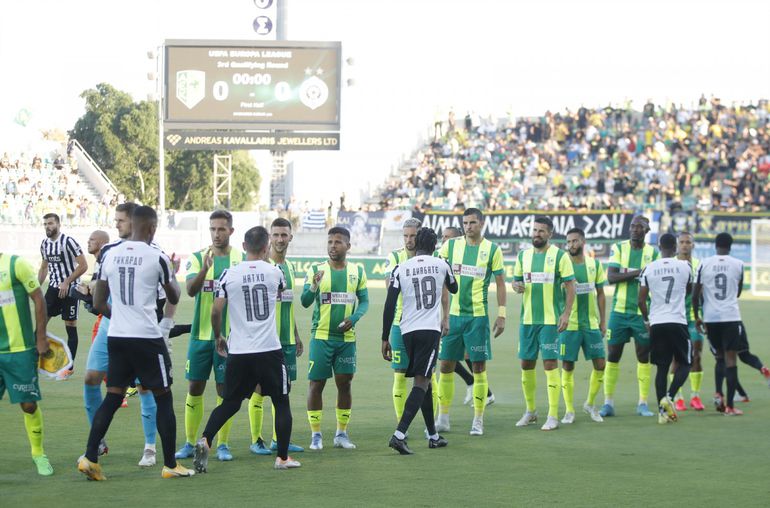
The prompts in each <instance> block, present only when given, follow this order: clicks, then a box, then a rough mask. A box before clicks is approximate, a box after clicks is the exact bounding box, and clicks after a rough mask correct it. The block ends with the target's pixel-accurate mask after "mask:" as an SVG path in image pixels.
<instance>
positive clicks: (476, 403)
mask: <svg viewBox="0 0 770 508" xmlns="http://www.w3.org/2000/svg"><path fill="white" fill-rule="evenodd" d="M488 388H489V382H487V373H486V372H474V373H473V414H474V416H476V417H480V416H484V408H485V407H486V406H487V389H488Z"/></svg>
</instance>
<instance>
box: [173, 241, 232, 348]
mask: <svg viewBox="0 0 770 508" xmlns="http://www.w3.org/2000/svg"><path fill="white" fill-rule="evenodd" d="M207 250H208V248H206V249H203V250H199V251H198V252H194V253H193V255H192V256H190V259H189V260H188V261H187V280H190V279H193V278H195V276H196V275H198V272H200V271H201V267H202V266H203V256H205V255H206V251H207ZM244 259H246V256H245V255H244V254H243V252H241V251H240V250H238V249H236V248H235V247H230V254H229V255H227V256H214V262H213V263H212V264H211V267H209V269H208V271H207V272H206V279H205V280H204V281H203V286H202V287H201V290H200V291H199V292H198V294H197V295H195V313H194V314H193V322H192V328H191V330H190V339H195V340H214V331H213V330H212V329H211V308H212V307H213V306H214V292H215V290H216V287H217V285H218V284H219V277H221V276H222V272H224V271H225V270H226V269H228V268H230V267H231V266H235V265H237V264H238V263H240V262H241V261H243V260H244ZM224 314H225V319H223V320H222V331H221V334H222V337H227V335H228V333H230V319H229V318H228V317H227V312H226V311H225V313H224Z"/></svg>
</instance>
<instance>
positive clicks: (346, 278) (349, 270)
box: [305, 261, 369, 342]
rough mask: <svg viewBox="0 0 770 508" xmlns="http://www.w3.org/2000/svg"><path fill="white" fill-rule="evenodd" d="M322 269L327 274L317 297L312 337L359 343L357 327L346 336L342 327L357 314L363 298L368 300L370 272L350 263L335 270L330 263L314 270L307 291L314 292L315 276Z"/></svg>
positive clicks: (319, 286)
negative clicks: (367, 275)
mask: <svg viewBox="0 0 770 508" xmlns="http://www.w3.org/2000/svg"><path fill="white" fill-rule="evenodd" d="M319 270H322V271H323V272H324V274H323V277H321V281H320V282H319V283H318V292H317V293H316V294H315V303H314V307H313V326H312V327H311V330H310V336H311V337H312V338H314V339H319V340H337V341H344V342H355V340H356V332H355V327H354V328H351V329H350V330H348V331H347V332H344V333H343V332H341V331H340V329H339V326H340V323H342V322H343V321H344V320H345V319H347V318H349V317H351V316H352V315H353V313H355V311H356V306H357V302H358V300H359V299H361V298H362V297H364V298H367V299H368V295H369V293H368V291H367V289H366V283H367V281H366V272H365V271H364V269H363V267H362V266H361V265H358V264H355V263H350V262H348V263H347V264H346V265H345V268H343V269H342V270H334V269H333V268H332V267H331V265H330V264H329V262H328V261H326V262H324V263H321V264H318V265H314V266H313V267H312V268H311V269H310V271H309V272H308V274H307V278H306V279H305V291H310V286H311V282H312V280H313V277H314V276H315V274H316V273H318V271H319Z"/></svg>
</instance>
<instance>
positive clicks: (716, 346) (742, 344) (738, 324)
mask: <svg viewBox="0 0 770 508" xmlns="http://www.w3.org/2000/svg"><path fill="white" fill-rule="evenodd" d="M706 336H707V337H708V339H709V344H710V345H711V351H712V352H714V353H715V352H717V351H719V352H721V351H736V352H738V353H741V352H743V351H748V349H749V339H748V337H747V336H746V327H745V326H743V322H742V321H728V322H724V323H706Z"/></svg>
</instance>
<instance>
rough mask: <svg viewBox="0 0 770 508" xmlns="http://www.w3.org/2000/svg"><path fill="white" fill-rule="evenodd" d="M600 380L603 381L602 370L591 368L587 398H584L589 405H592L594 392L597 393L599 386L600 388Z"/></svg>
mask: <svg viewBox="0 0 770 508" xmlns="http://www.w3.org/2000/svg"><path fill="white" fill-rule="evenodd" d="M602 382H604V371H603V370H596V369H594V370H592V371H591V378H590V379H589V380H588V398H587V399H586V402H588V405H589V406H593V405H594V401H595V400H596V394H598V393H599V388H601V386H602Z"/></svg>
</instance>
